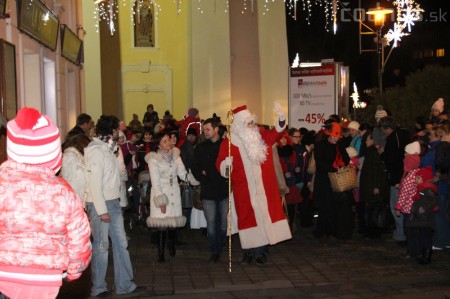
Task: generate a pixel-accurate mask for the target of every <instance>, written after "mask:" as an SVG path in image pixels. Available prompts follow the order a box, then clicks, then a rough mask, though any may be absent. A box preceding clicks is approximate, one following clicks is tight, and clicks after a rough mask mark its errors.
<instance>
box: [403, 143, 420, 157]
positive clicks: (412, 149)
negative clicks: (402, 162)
mask: <svg viewBox="0 0 450 299" xmlns="http://www.w3.org/2000/svg"><path fill="white" fill-rule="evenodd" d="M405 152H406V153H408V154H411V155H412V154H420V143H419V142H418V141H414V142H412V143H410V144H407V145H406V146H405Z"/></svg>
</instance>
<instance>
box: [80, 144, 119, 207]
mask: <svg viewBox="0 0 450 299" xmlns="http://www.w3.org/2000/svg"><path fill="white" fill-rule="evenodd" d="M84 158H85V161H86V170H87V171H86V173H87V182H88V183H87V188H86V192H87V199H86V201H87V202H92V203H93V204H94V207H95V210H96V211H97V214H98V215H99V216H100V215H103V214H106V213H108V209H107V208H106V203H105V201H107V200H113V199H119V198H120V194H121V186H122V184H121V182H120V172H119V160H118V159H117V156H116V154H115V153H113V152H112V151H111V150H110V149H109V147H108V146H107V144H106V143H105V142H103V141H101V140H100V139H98V138H94V140H93V141H91V143H89V145H88V146H87V147H86V148H85V149H84Z"/></svg>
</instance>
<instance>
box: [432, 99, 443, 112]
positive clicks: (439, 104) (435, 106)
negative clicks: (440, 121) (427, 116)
mask: <svg viewBox="0 0 450 299" xmlns="http://www.w3.org/2000/svg"><path fill="white" fill-rule="evenodd" d="M433 109H436V110H439V112H440V113H442V112H444V99H443V98H439V99H437V101H436V102H434V104H433V106H431V110H433Z"/></svg>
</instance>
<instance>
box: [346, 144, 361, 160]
mask: <svg viewBox="0 0 450 299" xmlns="http://www.w3.org/2000/svg"><path fill="white" fill-rule="evenodd" d="M345 150H346V151H347V154H348V156H349V157H350V158H355V157H358V152H357V151H356V149H355V148H354V147H351V146H349V147H347V148H346V149H345Z"/></svg>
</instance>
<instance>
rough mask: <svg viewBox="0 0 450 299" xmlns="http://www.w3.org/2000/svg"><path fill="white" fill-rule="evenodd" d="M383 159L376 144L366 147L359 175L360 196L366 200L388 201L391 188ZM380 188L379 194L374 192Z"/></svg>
mask: <svg viewBox="0 0 450 299" xmlns="http://www.w3.org/2000/svg"><path fill="white" fill-rule="evenodd" d="M388 187H389V186H388V182H387V178H386V172H385V169H384V164H383V161H382V160H381V157H380V155H379V154H378V151H377V149H376V147H375V146H370V147H369V148H367V149H366V156H365V159H364V163H363V165H362V168H361V172H360V177H359V198H360V200H361V201H365V202H376V201H380V200H382V201H384V202H386V201H387V199H388V198H389V188H388ZM375 188H378V190H379V195H374V194H373V189H375Z"/></svg>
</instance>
